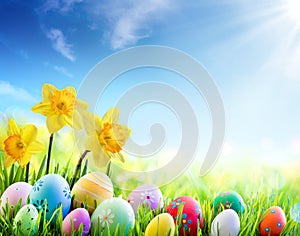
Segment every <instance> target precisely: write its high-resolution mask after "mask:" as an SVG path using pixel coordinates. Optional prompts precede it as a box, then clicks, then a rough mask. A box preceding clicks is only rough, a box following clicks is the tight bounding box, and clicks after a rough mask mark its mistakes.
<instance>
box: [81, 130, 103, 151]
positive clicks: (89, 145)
mask: <svg viewBox="0 0 300 236" xmlns="http://www.w3.org/2000/svg"><path fill="white" fill-rule="evenodd" d="M84 146H85V149H86V150H90V151H92V152H93V151H95V152H99V151H101V150H100V149H101V145H100V143H99V141H98V137H97V134H96V133H94V134H89V135H88V137H87V138H86V141H85V145H84Z"/></svg>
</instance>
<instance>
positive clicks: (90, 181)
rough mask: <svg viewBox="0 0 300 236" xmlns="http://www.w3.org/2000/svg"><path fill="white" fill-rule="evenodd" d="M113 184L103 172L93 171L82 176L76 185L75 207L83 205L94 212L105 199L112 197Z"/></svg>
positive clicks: (73, 191) (74, 193) (74, 191)
mask: <svg viewBox="0 0 300 236" xmlns="http://www.w3.org/2000/svg"><path fill="white" fill-rule="evenodd" d="M113 193H114V189H113V185H112V182H111V180H110V179H109V177H108V176H107V175H106V174H104V173H102V172H92V173H89V174H86V175H84V176H82V177H81V178H80V179H79V180H78V181H77V182H76V183H75V185H74V187H73V189H72V195H74V200H73V208H77V207H83V206H84V205H85V208H86V209H87V210H88V211H89V213H90V214H92V213H93V212H94V210H95V208H96V207H97V206H98V205H99V204H100V203H101V202H102V201H104V200H106V199H109V198H112V197H113Z"/></svg>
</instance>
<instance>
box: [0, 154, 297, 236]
mask: <svg viewBox="0 0 300 236" xmlns="http://www.w3.org/2000/svg"><path fill="white" fill-rule="evenodd" d="M2 159H3V157H2V154H1V157H0V193H1V195H2V193H3V192H4V190H5V189H6V188H7V187H8V186H9V185H11V184H12V183H14V182H18V181H24V180H25V170H24V169H22V168H21V167H19V166H18V165H13V166H12V167H10V168H7V169H4V168H3V163H2ZM44 169H45V159H44V160H43V161H41V164H40V168H39V169H38V170H35V171H31V174H30V178H29V183H31V184H34V183H35V181H36V180H37V179H38V178H40V177H41V176H42V175H43V174H44ZM73 171H74V168H73V167H72V166H70V165H69V162H68V163H67V165H66V166H64V167H61V166H59V163H56V164H55V163H52V168H51V173H59V174H61V175H62V176H63V177H65V178H66V180H67V181H68V182H69V183H70V182H71V178H72V174H73ZM87 172H88V170H87V166H86V165H85V166H83V167H82V170H80V176H82V175H84V174H86V173H87ZM252 174H253V173H247V174H245V176H244V177H243V178H240V177H237V176H238V175H237V174H236V173H232V172H230V171H228V172H222V173H215V172H214V173H210V174H208V175H207V176H205V177H202V178H200V177H197V175H195V174H192V172H191V171H188V172H187V173H186V174H185V175H183V176H181V177H180V178H177V179H176V180H175V181H173V182H172V183H171V184H169V185H166V186H163V187H161V190H162V192H163V195H164V202H165V207H164V209H162V210H158V211H156V212H153V211H151V210H150V209H149V208H147V207H145V206H141V207H140V208H139V210H138V215H137V217H136V222H135V227H134V229H133V230H131V231H130V232H129V235H144V231H145V229H146V227H147V224H148V223H149V221H150V220H151V219H153V217H154V216H155V215H156V214H158V213H160V212H165V208H166V206H167V205H168V204H169V203H170V202H171V201H172V199H174V198H176V197H179V196H183V195H188V196H191V197H194V198H195V199H197V200H198V201H199V202H200V205H201V208H202V212H203V216H204V228H203V229H202V230H199V233H198V235H210V226H211V222H212V220H213V217H214V216H213V210H212V202H213V200H214V198H215V197H216V196H217V195H218V194H219V193H220V192H222V191H226V190H229V189H232V190H234V191H236V192H238V193H239V194H240V195H241V196H243V199H244V201H245V204H246V211H245V212H244V213H243V214H240V221H241V230H240V234H239V235H241V236H255V235H258V225H259V221H260V217H261V215H262V213H263V211H264V210H266V209H267V208H269V207H271V206H273V205H278V206H280V207H281V208H282V209H283V210H284V212H285V213H286V217H287V225H286V227H285V228H284V231H283V233H282V235H290V236H297V235H300V224H298V223H296V222H294V221H293V220H292V219H291V217H290V214H289V212H290V210H291V208H292V206H293V205H294V204H295V203H297V202H300V196H299V193H300V180H298V179H294V180H287V182H286V184H285V185H284V186H283V188H281V189H279V188H276V187H275V188H272V187H271V186H270V185H269V184H268V179H267V178H265V177H264V175H263V174H262V173H261V175H260V174H255V175H252ZM80 176H78V178H79V177H80ZM135 187H136V185H135V184H134V183H133V184H132V189H134V188H135ZM128 194H129V193H128V192H123V191H122V190H120V189H116V188H115V190H114V195H115V196H120V195H122V196H123V197H124V198H126V197H127V195H128ZM19 208H20V207H19V206H16V207H15V212H14V215H13V217H12V218H10V217H9V213H8V212H9V209H10V206H6V209H4V212H5V214H4V215H3V216H1V217H0V224H1V227H0V235H10V234H11V235H18V232H17V229H15V228H14V227H13V218H14V216H15V215H16V213H17V210H18V209H19ZM55 214H57V215H58V216H59V217H57V220H56V222H55V224H52V225H51V224H50V223H49V222H47V221H46V219H45V218H43V217H42V216H41V214H40V216H39V218H38V232H39V235H61V230H62V227H61V225H62V217H61V209H57V212H56V213H55ZM74 235H80V231H79V232H78V233H74ZM115 235H118V233H116V234H115ZM119 235H122V234H121V233H120V234H119ZM176 235H177V234H176Z"/></svg>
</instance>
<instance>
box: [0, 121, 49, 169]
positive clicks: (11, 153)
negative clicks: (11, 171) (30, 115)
mask: <svg viewBox="0 0 300 236" xmlns="http://www.w3.org/2000/svg"><path fill="white" fill-rule="evenodd" d="M36 137H37V128H36V127H35V126H34V125H26V126H25V127H24V128H19V127H18V125H17V124H16V122H15V121H14V120H13V119H11V120H9V122H8V129H7V137H0V150H1V151H4V167H5V168H6V167H9V166H11V165H12V164H13V163H15V162H16V161H17V162H18V163H19V165H20V166H22V167H25V166H26V165H27V163H28V162H29V161H30V158H31V156H32V155H33V154H36V153H39V152H41V151H42V150H44V145H43V144H42V143H40V142H38V141H36Z"/></svg>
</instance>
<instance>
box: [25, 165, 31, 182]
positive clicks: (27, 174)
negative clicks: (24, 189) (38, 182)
mask: <svg viewBox="0 0 300 236" xmlns="http://www.w3.org/2000/svg"><path fill="white" fill-rule="evenodd" d="M29 168H30V162H28V164H27V165H26V172H25V182H26V183H28V181H29Z"/></svg>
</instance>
